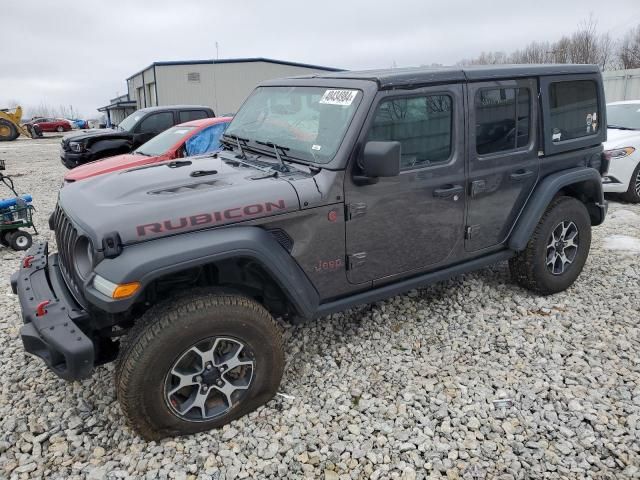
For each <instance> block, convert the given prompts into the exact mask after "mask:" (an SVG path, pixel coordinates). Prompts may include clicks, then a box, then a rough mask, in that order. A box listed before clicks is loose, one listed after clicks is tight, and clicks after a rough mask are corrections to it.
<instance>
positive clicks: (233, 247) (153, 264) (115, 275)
mask: <svg viewBox="0 0 640 480" xmlns="http://www.w3.org/2000/svg"><path fill="white" fill-rule="evenodd" d="M230 258H249V259H252V260H254V261H256V262H258V263H259V264H260V265H261V266H262V267H263V268H264V269H265V270H266V272H267V273H268V274H269V275H270V276H271V278H273V279H274V280H275V281H276V283H277V284H278V286H279V287H280V288H281V289H282V291H283V292H284V294H285V295H286V297H287V299H288V301H289V302H290V303H291V305H292V306H293V308H294V310H295V311H296V313H297V314H298V315H300V316H302V317H304V318H311V317H312V316H313V314H314V312H315V311H316V310H317V308H318V304H319V296H318V292H317V290H316V289H315V287H314V286H313V284H312V283H311V281H310V280H309V278H308V277H307V276H306V274H305V273H304V271H303V270H302V268H300V266H299V265H298V263H297V262H296V261H295V260H294V258H293V257H292V256H291V254H290V253H289V252H287V250H285V249H284V248H283V247H282V246H281V245H280V244H279V243H278V242H277V240H276V239H275V238H274V237H273V235H271V234H270V233H269V232H268V231H266V230H264V229H262V228H259V227H253V226H243V227H227V228H222V229H212V230H202V231H198V232H190V233H184V234H180V235H173V236H170V237H164V238H160V239H157V240H149V241H145V242H141V243H138V244H135V245H130V246H126V247H124V248H123V249H122V253H121V254H120V255H119V256H117V257H115V258H106V259H104V260H102V261H101V262H100V263H99V264H98V265H97V267H96V268H95V273H96V274H98V275H100V276H101V277H103V278H105V279H107V280H109V281H111V282H113V283H117V284H121V283H129V282H135V281H138V282H140V283H141V285H142V288H140V290H139V291H138V294H137V295H135V296H133V297H129V298H126V299H123V300H113V299H111V298H108V297H106V296H105V295H103V294H101V293H100V292H98V291H97V290H95V289H94V288H93V287H92V286H91V282H89V283H88V285H87V287H86V297H87V300H89V302H91V303H93V304H94V305H96V306H97V307H98V308H101V309H103V310H106V311H108V312H112V313H115V312H124V311H126V310H128V309H129V308H130V307H131V306H132V305H133V304H134V303H135V302H136V301H137V300H138V296H139V295H140V293H141V292H143V291H144V289H145V288H146V286H147V285H149V284H150V283H151V282H153V281H154V280H155V279H157V278H159V277H162V276H165V275H168V274H171V273H172V272H178V271H181V270H184V269H187V268H191V267H195V266H199V265H203V264H207V263H213V262H216V261H219V260H226V259H230Z"/></svg>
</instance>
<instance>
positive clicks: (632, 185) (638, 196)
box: [621, 163, 640, 203]
mask: <svg viewBox="0 0 640 480" xmlns="http://www.w3.org/2000/svg"><path fill="white" fill-rule="evenodd" d="M621 197H622V199H623V200H624V201H626V202H629V203H640V163H638V165H637V166H636V169H635V170H634V171H633V174H632V175H631V180H629V188H628V189H627V191H626V192H625V193H623V194H622V195H621Z"/></svg>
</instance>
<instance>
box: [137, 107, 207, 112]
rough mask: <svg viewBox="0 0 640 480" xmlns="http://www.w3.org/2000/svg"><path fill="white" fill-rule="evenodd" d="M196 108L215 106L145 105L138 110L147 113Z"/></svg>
mask: <svg viewBox="0 0 640 480" xmlns="http://www.w3.org/2000/svg"><path fill="white" fill-rule="evenodd" d="M194 108H205V109H207V110H212V111H213V108H211V107H208V106H206V105H165V106H159V107H145V108H141V109H139V110H136V111H137V112H145V113H147V112H157V111H158V110H193V109H194Z"/></svg>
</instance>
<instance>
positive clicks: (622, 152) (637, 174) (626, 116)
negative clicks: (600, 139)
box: [603, 100, 640, 203]
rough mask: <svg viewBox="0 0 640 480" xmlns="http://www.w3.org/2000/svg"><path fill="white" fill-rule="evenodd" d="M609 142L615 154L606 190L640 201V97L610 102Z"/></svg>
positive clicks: (629, 199) (607, 147)
mask: <svg viewBox="0 0 640 480" xmlns="http://www.w3.org/2000/svg"><path fill="white" fill-rule="evenodd" d="M607 127H608V130H607V142H606V143H605V144H604V148H605V150H606V151H607V152H608V153H609V155H610V157H611V165H610V167H609V173H608V174H607V176H606V177H604V179H603V183H604V185H603V187H604V191H605V192H607V193H621V194H622V197H623V198H624V199H625V200H627V201H629V202H634V203H640V100H629V101H625V102H614V103H609V104H607Z"/></svg>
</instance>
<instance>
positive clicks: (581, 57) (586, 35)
mask: <svg viewBox="0 0 640 480" xmlns="http://www.w3.org/2000/svg"><path fill="white" fill-rule="evenodd" d="M597 26H598V24H597V22H596V20H595V19H594V18H593V14H592V15H590V16H589V18H588V19H587V20H583V21H582V22H580V24H579V25H578V31H576V32H574V33H573V35H571V47H570V49H569V52H570V58H571V62H572V63H599V60H600V51H599V50H600V49H599V48H598V33H597V30H598V29H597Z"/></svg>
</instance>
